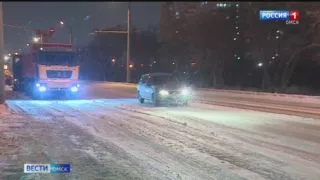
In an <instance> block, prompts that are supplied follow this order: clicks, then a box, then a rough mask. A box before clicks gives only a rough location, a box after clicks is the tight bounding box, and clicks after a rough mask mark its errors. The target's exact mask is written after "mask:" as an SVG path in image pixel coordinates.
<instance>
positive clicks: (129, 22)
mask: <svg viewBox="0 0 320 180" xmlns="http://www.w3.org/2000/svg"><path fill="white" fill-rule="evenodd" d="M127 33H128V34H127V78H126V80H127V82H128V83H129V82H130V79H131V76H130V75H131V73H130V58H131V57H130V55H131V54H130V52H131V46H130V43H131V2H130V1H128V27H127Z"/></svg>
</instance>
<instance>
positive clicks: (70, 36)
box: [59, 21, 73, 44]
mask: <svg viewBox="0 0 320 180" xmlns="http://www.w3.org/2000/svg"><path fill="white" fill-rule="evenodd" d="M59 23H60V25H61V28H63V27H64V24H65V23H64V21H60V22H59ZM67 28H68V29H69V43H70V44H72V41H73V35H72V27H71V26H68V25H67Z"/></svg>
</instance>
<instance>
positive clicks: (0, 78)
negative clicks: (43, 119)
mask: <svg viewBox="0 0 320 180" xmlns="http://www.w3.org/2000/svg"><path fill="white" fill-rule="evenodd" d="M2 8H3V7H2V2H0V57H1V58H0V104H3V103H4V102H5V97H4V58H3V52H4V42H3V41H4V39H3V9H2Z"/></svg>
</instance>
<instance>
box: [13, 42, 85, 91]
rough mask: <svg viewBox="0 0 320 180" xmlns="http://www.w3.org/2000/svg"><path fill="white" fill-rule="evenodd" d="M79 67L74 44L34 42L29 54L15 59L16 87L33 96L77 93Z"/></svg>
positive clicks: (15, 88)
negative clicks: (73, 47) (73, 48)
mask: <svg viewBox="0 0 320 180" xmlns="http://www.w3.org/2000/svg"><path fill="white" fill-rule="evenodd" d="M79 68H80V67H79V64H78V61H77V55H76V53H75V52H74V51H73V50H72V46H71V45H70V44H53V43H46V44H34V45H33V46H32V47H31V51H30V52H29V53H27V54H24V55H20V56H16V57H14V58H13V70H14V90H21V91H24V92H26V93H31V95H33V96H44V95H47V94H52V93H55V92H58V91H59V92H63V93H70V94H76V93H78V90H79V88H80V86H79V82H78V81H79Z"/></svg>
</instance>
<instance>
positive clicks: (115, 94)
mask: <svg viewBox="0 0 320 180" xmlns="http://www.w3.org/2000/svg"><path fill="white" fill-rule="evenodd" d="M81 87H82V88H83V91H84V92H83V93H82V100H69V101H66V100H47V101H34V100H28V98H27V97H24V96H23V95H19V94H13V95H12V93H11V96H9V97H10V98H11V100H8V101H7V106H8V107H9V109H10V112H11V114H9V115H6V114H2V115H0V117H1V118H0V119H1V120H0V148H1V149H0V152H1V154H0V179H49V180H50V179H85V180H86V179H88V180H89V179H90V180H94V179H147V180H150V179H177V180H180V179H183V180H184V179H186V180H189V179H195V180H198V179H210V180H211V179H250V180H251V179H255V180H256V179H288V180H291V179H292V180H293V179H314V180H319V179H320V121H319V120H320V118H317V117H316V115H317V114H313V116H314V117H313V118H310V117H308V116H307V114H308V112H305V113H304V114H299V116H293V115H286V114H276V113H270V112H259V111H253V110H248V109H246V110H245V109H239V108H238V109H237V108H231V107H226V104H223V105H224V106H218V105H217V104H219V102H214V103H212V104H210V103H209V102H206V103H202V101H196V100H195V101H194V102H192V103H191V104H190V106H189V107H175V106H171V107H157V108H155V107H152V106H151V105H149V104H148V103H147V104H144V105H140V104H138V102H137V100H136V99H135V88H134V87H133V86H131V85H121V84H106V83H104V84H103V83H97V84H88V85H82V86H81ZM205 96H207V98H204V99H206V100H209V99H212V98H213V97H208V95H205ZM217 99H218V98H217ZM223 101H228V98H227V97H225V98H224V99H223ZM234 101H235V98H229V102H227V103H229V104H230V103H232V102H234ZM247 101H249V100H247ZM239 102H240V100H239ZM241 102H242V103H243V101H241ZM250 103H256V102H254V101H252V100H251V102H250ZM233 105H234V103H233ZM279 106H280V105H279ZM310 106H311V107H307V108H309V109H308V110H310V109H313V110H317V106H315V105H310ZM249 109H250V108H249ZM286 113H287V114H288V112H286ZM303 115H305V117H304V116H303ZM24 163H43V164H45V163H70V164H71V168H72V170H71V173H70V174H24V173H23V164H24Z"/></svg>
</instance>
